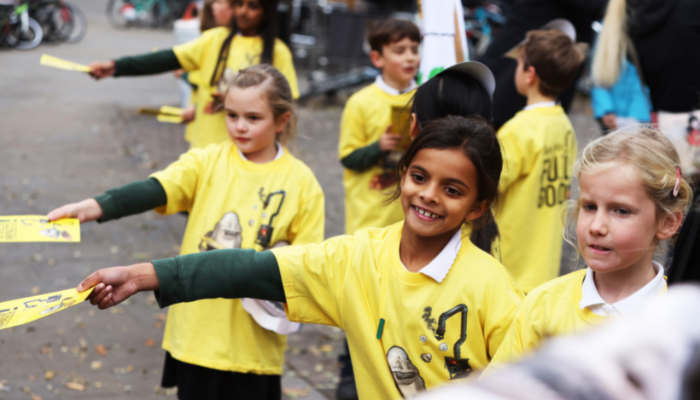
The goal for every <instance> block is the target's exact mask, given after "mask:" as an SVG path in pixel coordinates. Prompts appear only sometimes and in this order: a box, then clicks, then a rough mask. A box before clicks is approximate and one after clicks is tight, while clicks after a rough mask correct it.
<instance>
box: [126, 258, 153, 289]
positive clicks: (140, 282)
mask: <svg viewBox="0 0 700 400" xmlns="http://www.w3.org/2000/svg"><path fill="white" fill-rule="evenodd" d="M128 268H129V280H130V281H132V282H134V286H136V290H138V291H139V292H146V291H152V290H158V289H159V287H160V286H159V284H158V276H157V275H156V269H155V268H154V267H153V263H150V262H149V263H141V264H134V265H132V266H130V267H128Z"/></svg>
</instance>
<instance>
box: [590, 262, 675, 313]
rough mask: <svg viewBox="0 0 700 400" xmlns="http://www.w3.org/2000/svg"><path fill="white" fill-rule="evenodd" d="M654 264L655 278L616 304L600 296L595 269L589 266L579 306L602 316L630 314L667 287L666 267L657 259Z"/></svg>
mask: <svg viewBox="0 0 700 400" xmlns="http://www.w3.org/2000/svg"><path fill="white" fill-rule="evenodd" d="M653 264H654V269H655V270H656V271H657V272H656V276H655V277H654V279H652V280H651V281H650V282H649V283H647V284H646V285H644V287H642V288H641V289H639V290H637V291H636V292H634V293H633V294H632V295H631V296H629V297H627V298H625V299H622V300H620V301H618V302H617V303H615V304H608V303H606V302H605V300H603V298H602V297H600V293H598V288H596V286H595V280H594V279H593V270H592V269H590V268H588V270H586V279H584V280H583V286H581V292H582V296H581V301H580V302H579V304H578V305H579V307H580V308H581V309H582V310H583V309H584V308H586V307H588V309H589V310H591V311H592V312H593V313H594V314H597V315H602V316H612V315H629V314H630V313H632V312H634V311H635V310H637V309H639V308H640V307H642V306H643V305H644V304H646V303H647V302H648V301H649V300H650V299H651V298H653V297H654V296H656V295H657V294H659V293H660V292H661V291H662V290H663V289H664V288H665V287H666V279H664V267H662V266H661V264H659V263H657V262H655V261H654V262H653Z"/></svg>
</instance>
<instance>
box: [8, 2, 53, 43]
mask: <svg viewBox="0 0 700 400" xmlns="http://www.w3.org/2000/svg"><path fill="white" fill-rule="evenodd" d="M12 3H14V2H12ZM12 3H10V2H4V3H0V9H1V11H0V15H1V18H2V19H0V37H1V38H2V39H4V42H5V43H7V44H9V45H10V46H12V47H15V48H18V49H20V50H31V49H33V48H35V47H37V46H38V45H39V44H40V43H41V40H42V39H43V37H44V32H43V30H42V28H41V25H40V24H39V23H38V22H37V21H36V20H35V19H34V18H31V17H30V16H29V3H22V4H19V5H16V6H15V5H14V4H12Z"/></svg>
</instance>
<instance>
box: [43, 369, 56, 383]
mask: <svg viewBox="0 0 700 400" xmlns="http://www.w3.org/2000/svg"><path fill="white" fill-rule="evenodd" d="M55 376H56V373H55V372H54V371H52V370H48V371H46V372H44V379H46V380H47V381H50V380H51V379H53V378H54V377H55Z"/></svg>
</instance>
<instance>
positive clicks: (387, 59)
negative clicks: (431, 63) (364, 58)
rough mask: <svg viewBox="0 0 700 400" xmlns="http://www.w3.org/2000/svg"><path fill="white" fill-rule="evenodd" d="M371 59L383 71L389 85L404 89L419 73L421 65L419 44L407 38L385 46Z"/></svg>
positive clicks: (373, 54)
mask: <svg viewBox="0 0 700 400" xmlns="http://www.w3.org/2000/svg"><path fill="white" fill-rule="evenodd" d="M370 59H371V60H372V62H373V64H374V66H375V67H377V68H379V69H381V70H382V76H383V77H384V80H385V81H386V82H387V83H388V84H389V85H395V86H400V88H398V89H404V88H405V87H407V86H408V85H409V84H410V83H411V79H413V78H414V77H415V76H416V72H417V71H418V65H419V64H420V56H419V55H418V42H414V41H413V40H411V39H410V38H408V37H405V38H403V39H401V40H399V41H398V42H394V43H391V44H389V45H386V46H383V47H382V52H381V53H379V52H378V51H372V53H371V54H370Z"/></svg>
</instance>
